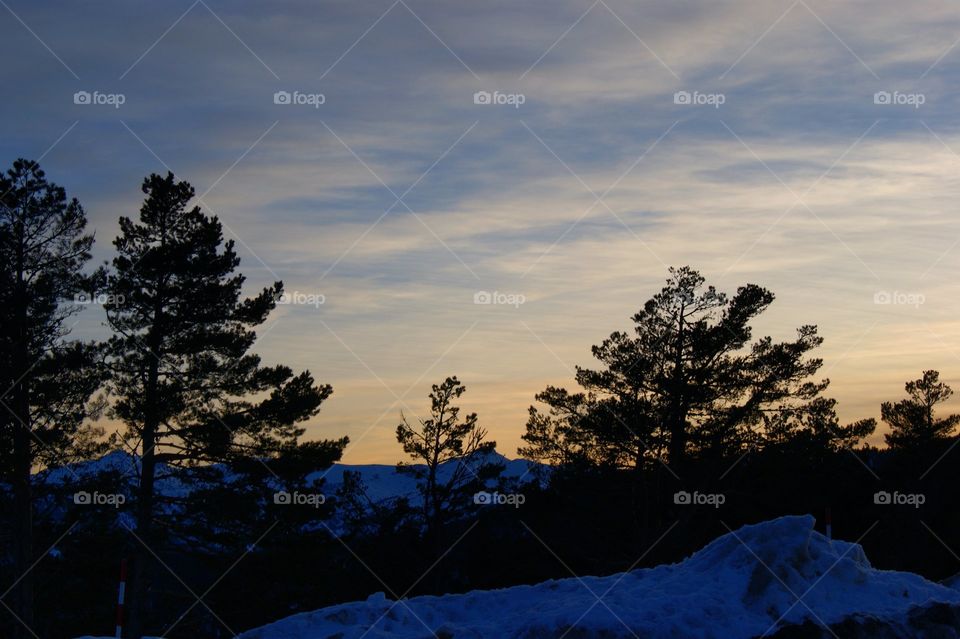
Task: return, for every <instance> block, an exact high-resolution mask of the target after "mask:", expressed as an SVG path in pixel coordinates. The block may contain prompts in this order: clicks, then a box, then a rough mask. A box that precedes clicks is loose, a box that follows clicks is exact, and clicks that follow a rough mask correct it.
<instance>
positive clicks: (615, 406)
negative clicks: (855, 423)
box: [520, 267, 866, 468]
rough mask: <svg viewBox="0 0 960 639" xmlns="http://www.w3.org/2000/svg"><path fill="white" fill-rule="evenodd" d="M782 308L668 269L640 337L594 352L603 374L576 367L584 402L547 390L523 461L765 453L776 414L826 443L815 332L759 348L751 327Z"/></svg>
mask: <svg viewBox="0 0 960 639" xmlns="http://www.w3.org/2000/svg"><path fill="white" fill-rule="evenodd" d="M773 299H774V296H773V293H771V292H770V291H768V290H766V289H764V288H762V287H760V286H757V285H755V284H747V285H745V286H742V287H740V288H739V289H738V290H737V292H736V294H735V295H734V296H732V297H729V298H728V296H727V295H726V294H724V293H719V292H717V291H716V289H715V288H714V287H713V286H705V280H704V278H703V276H701V275H700V273H698V272H697V271H695V270H693V269H691V268H689V267H682V268H678V269H670V277H669V278H668V279H667V285H666V286H665V287H664V288H663V289H662V290H661V291H660V292H659V293H657V294H656V295H654V296H653V297H652V298H651V299H650V300H649V301H647V302H646V304H645V305H644V307H643V309H642V310H641V311H640V312H639V313H637V314H636V315H634V316H633V318H632V319H633V322H634V324H635V326H634V330H633V334H632V335H631V334H629V333H626V332H619V331H618V332H615V333H613V334H611V335H610V337H609V338H607V339H606V340H604V341H603V342H602V343H601V344H600V345H598V346H594V347H593V349H592V350H593V356H594V358H596V359H597V360H598V361H599V362H600V363H601V364H602V368H599V369H596V370H592V369H588V368H582V367H578V368H577V373H576V381H577V383H578V384H579V385H580V386H581V387H582V388H583V389H584V390H585V392H583V393H570V392H568V391H566V390H565V389H561V388H553V387H550V388H548V389H546V390H545V391H544V392H543V393H541V394H539V395H538V396H537V400H538V401H540V402H542V403H544V404H546V405H547V406H548V407H549V411H548V412H547V413H546V414H544V413H541V412H540V411H539V410H538V409H537V408H536V407H531V409H530V418H529V421H528V423H527V432H526V434H525V435H524V436H523V439H524V441H525V442H526V443H527V445H526V446H524V447H522V448H521V449H520V454H521V455H523V456H525V457H529V458H533V459H538V460H547V461H554V462H557V461H560V462H571V461H577V460H580V461H586V462H588V463H592V464H609V465H612V466H618V467H619V466H624V467H633V468H642V467H643V466H644V465H645V464H651V463H653V462H652V461H651V460H663V459H667V460H669V463H670V465H671V466H681V465H682V464H683V463H684V461H685V460H686V459H687V458H688V456H690V455H691V454H692V453H699V454H703V453H713V454H716V455H727V454H732V453H737V452H739V451H742V450H745V449H747V448H748V447H751V446H755V445H758V444H761V443H763V441H764V439H765V437H766V436H767V434H768V433H766V432H765V426H767V425H769V424H770V423H771V422H770V415H771V414H781V415H789V416H791V419H785V418H783V417H781V418H780V419H779V420H778V421H777V424H778V426H779V427H780V428H781V430H782V429H783V428H785V427H789V429H792V430H796V429H803V428H811V427H819V428H820V429H821V430H823V431H824V432H828V433H829V432H830V431H829V427H831V426H832V425H833V421H832V419H830V416H829V415H826V414H825V413H824V410H825V409H830V410H832V404H829V405H827V404H823V403H814V400H816V399H818V398H819V395H820V393H821V392H822V391H823V390H824V389H825V388H826V387H827V385H828V383H829V381H828V380H822V381H813V380H811V377H812V376H813V375H814V374H815V373H816V372H817V371H818V370H819V368H820V366H821V365H822V360H820V359H817V358H809V357H808V354H809V352H810V351H812V350H813V349H814V348H816V347H818V346H819V345H820V344H821V342H822V341H823V340H822V338H820V337H819V336H818V335H817V329H816V327H815V326H802V327H800V328H799V329H798V330H797V338H796V339H795V340H794V341H788V342H780V343H776V342H774V341H773V340H772V339H771V338H770V337H764V338H762V339H759V340H756V341H753V342H752V341H751V336H752V328H751V326H750V324H751V322H752V321H753V320H754V319H755V318H756V317H757V316H759V315H760V314H761V313H763V312H764V311H765V310H766V309H767V308H768V307H769V305H770V304H771V303H772V302H773ZM810 411H812V412H810ZM827 412H829V411H827ZM804 415H806V419H799V418H800V417H803V416H804ZM859 426H863V427H864V428H866V426H865V425H863V424H860V425H859ZM861 430H863V429H862V428H861ZM858 432H859V431H858ZM850 436H851V431H849V430H847V431H844V432H842V433H841V432H838V433H836V434H835V435H831V437H836V438H844V437H846V438H849V437H850Z"/></svg>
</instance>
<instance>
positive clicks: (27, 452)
mask: <svg viewBox="0 0 960 639" xmlns="http://www.w3.org/2000/svg"><path fill="white" fill-rule="evenodd" d="M17 240H18V241H17V290H16V297H15V301H14V304H15V305H16V306H15V308H16V314H17V342H16V345H15V347H14V348H15V351H14V354H13V374H14V375H15V377H14V380H15V382H14V397H13V412H14V420H15V423H14V424H13V472H14V479H13V493H14V494H13V501H14V509H15V511H16V514H15V517H14V518H15V522H16V523H15V525H14V530H15V531H16V536H17V540H16V551H15V566H16V571H17V576H18V578H19V579H20V582H19V583H18V584H17V589H16V592H17V606H16V607H17V616H19V617H20V622H21V623H20V624H17V636H18V637H23V638H24V639H27V638H28V637H32V636H33V632H34V631H33V622H34V619H33V575H32V574H31V572H32V571H31V570H30V568H31V566H32V565H33V496H32V495H31V492H32V491H31V486H30V482H31V471H32V470H33V450H32V446H33V444H32V442H31V439H32V437H31V434H32V433H31V428H32V427H33V424H32V419H31V415H30V377H29V375H30V370H31V367H32V366H33V364H34V362H31V361H30V331H29V328H28V324H27V316H28V311H29V303H28V300H27V292H26V283H25V277H26V276H25V256H24V240H23V229H22V227H18V229H17Z"/></svg>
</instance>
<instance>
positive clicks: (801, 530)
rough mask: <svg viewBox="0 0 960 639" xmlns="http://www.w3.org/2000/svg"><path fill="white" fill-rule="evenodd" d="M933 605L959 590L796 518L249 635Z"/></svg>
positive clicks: (725, 636)
mask: <svg viewBox="0 0 960 639" xmlns="http://www.w3.org/2000/svg"><path fill="white" fill-rule="evenodd" d="M798 599H800V600H801V601H799V602H798ZM928 602H943V603H949V604H957V603H960V592H958V591H956V590H953V589H951V588H947V587H945V586H941V585H938V584H935V583H932V582H929V581H927V580H925V579H923V578H922V577H920V576H918V575H914V574H911V573H902V572H892V571H883V570H876V569H874V568H873V567H872V566H871V565H870V563H869V561H868V560H867V558H866V556H865V555H864V552H863V549H862V548H861V547H860V546H859V545H857V544H851V543H847V542H843V541H830V540H828V539H827V538H826V537H825V536H823V535H821V534H820V533H818V532H816V531H815V530H814V519H813V517H810V516H796V517H781V518H779V519H775V520H773V521H769V522H765V523H761V524H756V525H753V526H745V527H743V528H741V529H740V530H737V531H736V532H732V533H730V534H727V535H724V536H722V537H720V538H718V539H716V540H715V541H713V542H712V543H710V544H709V545H708V546H706V547H705V548H703V549H702V550H700V551H699V552H697V553H695V554H694V555H693V556H691V557H689V558H688V559H686V560H685V561H683V562H681V563H678V564H673V565H665V566H658V567H656V568H652V569H645V570H635V571H632V572H627V573H622V574H616V575H611V576H608V577H584V578H582V579H575V578H570V579H561V580H555V581H547V582H544V583H541V584H537V585H534V586H517V587H513V588H505V589H502V590H492V591H474V592H469V593H466V594H463V595H444V596H442V597H431V596H426V597H415V598H412V599H407V600H404V601H400V602H396V601H391V600H389V599H387V598H385V597H384V595H383V594H377V595H374V596H372V597H370V598H369V599H367V600H366V601H362V602H354V603H348V604H342V605H338V606H332V607H329V608H323V609H321V610H316V611H313V612H308V613H303V614H299V615H295V616H292V617H288V618H286V619H283V620H281V621H278V622H276V623H273V624H270V625H267V626H264V627H262V628H258V629H255V630H251V631H249V632H246V633H243V634H242V635H240V638H239V639H326V638H331V639H333V638H337V639H361V637H369V639H379V638H387V637H390V638H400V639H404V638H410V639H413V638H417V639H421V638H423V637H431V636H434V635H436V636H437V637H439V638H440V639H447V638H450V639H460V638H470V639H479V638H491V639H492V638H497V639H501V638H515V639H538V638H541V637H559V636H561V635H564V633H566V632H567V630H568V629H570V632H569V634H567V635H566V636H567V637H569V638H570V639H578V638H582V637H632V636H634V635H636V636H638V637H642V638H643V639H654V638H661V637H662V638H668V637H669V638H677V637H683V638H686V637H697V638H702V639H708V638H716V639H735V638H740V637H742V638H749V637H757V636H760V635H762V634H764V633H767V632H768V631H773V630H774V628H775V627H777V626H782V625H786V624H792V623H800V622H803V621H804V620H808V621H813V622H815V623H817V625H820V624H822V623H826V624H832V623H835V622H838V621H840V620H841V619H844V618H846V617H849V616H850V615H853V614H861V615H870V616H872V617H880V618H890V619H895V618H897V617H898V616H903V615H904V614H905V613H906V612H907V611H908V610H909V609H911V608H912V607H914V606H919V605H923V604H925V603H928Z"/></svg>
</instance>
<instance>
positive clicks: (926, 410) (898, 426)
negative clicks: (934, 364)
mask: <svg viewBox="0 0 960 639" xmlns="http://www.w3.org/2000/svg"><path fill="white" fill-rule="evenodd" d="M904 388H905V389H906V391H907V394H908V395H909V396H910V397H908V398H907V399H902V400H900V401H899V402H896V403H892V402H884V403H883V404H882V405H881V406H880V417H881V419H882V420H883V421H884V422H886V423H887V424H888V425H889V426H890V432H889V433H887V434H886V435H885V436H884V439H885V440H886V442H887V446H890V447H891V448H910V447H915V446H920V445H923V444H926V443H928V442H931V441H935V440H937V439H943V438H946V437H949V436H950V435H952V434H953V431H954V429H955V428H956V426H957V424H960V415H947V416H946V417H940V418H938V417H936V416H934V408H935V407H936V405H937V404H941V403H943V402H945V401H947V400H948V399H949V398H950V396H951V395H953V389H952V388H950V387H949V386H948V385H947V384H946V383H944V382H941V381H940V373H939V372H937V371H934V370H929V371H923V377H921V378H920V379H916V380H913V381H911V382H907V383H906V384H905V386H904Z"/></svg>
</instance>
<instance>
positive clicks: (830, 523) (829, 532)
mask: <svg viewBox="0 0 960 639" xmlns="http://www.w3.org/2000/svg"><path fill="white" fill-rule="evenodd" d="M826 514H827V516H826V517H825V518H824V520H823V521H824V523H825V524H826V528H827V539H833V520H832V519H831V518H830V508H829V507H828V508H827V513H826Z"/></svg>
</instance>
